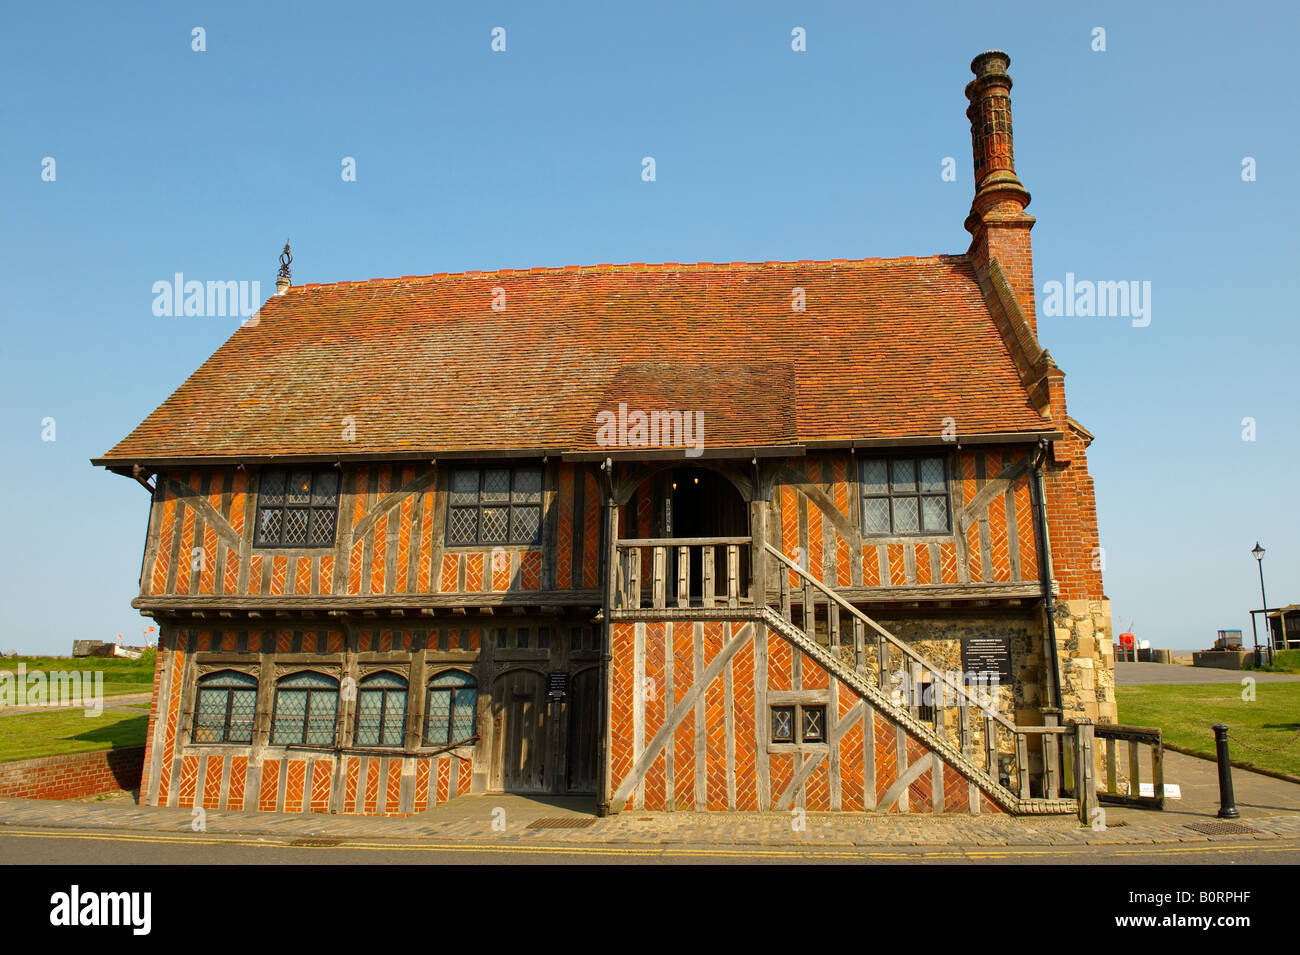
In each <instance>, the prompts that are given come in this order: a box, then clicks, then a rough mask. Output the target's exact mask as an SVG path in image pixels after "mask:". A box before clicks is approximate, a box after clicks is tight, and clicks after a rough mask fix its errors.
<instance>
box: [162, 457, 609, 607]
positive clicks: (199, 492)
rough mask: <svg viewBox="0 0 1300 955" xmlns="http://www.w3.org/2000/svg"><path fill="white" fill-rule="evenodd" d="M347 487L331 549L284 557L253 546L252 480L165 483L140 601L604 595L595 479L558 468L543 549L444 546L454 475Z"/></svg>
mask: <svg viewBox="0 0 1300 955" xmlns="http://www.w3.org/2000/svg"><path fill="white" fill-rule="evenodd" d="M445 470H446V469H444V471H445ZM341 478H342V487H341V489H340V494H339V506H338V530H337V533H336V540H335V544H334V546H333V547H332V548H320V547H316V548H297V549H287V548H265V547H254V545H253V540H254V523H255V516H256V512H257V479H258V474H257V473H256V472H253V473H249V472H246V471H238V470H232V469H204V470H198V469H196V470H192V471H170V472H167V473H164V474H160V475H159V476H158V484H159V486H158V491H157V493H156V494H155V497H154V505H153V511H152V514H151V517H150V527H149V537H148V544H147V551H146V554H145V560H144V572H143V575H142V577H141V581H140V585H141V587H140V593H141V596H144V597H148V596H162V595H190V596H268V595H269V596H281V595H286V596H289V595H293V596H371V595H379V594H448V593H505V592H520V591H537V590H543V589H546V590H550V589H555V590H570V589H572V590H594V589H595V588H596V570H597V561H598V558H597V554H596V545H597V538H598V522H599V517H600V495H599V492H598V490H597V484H596V479H595V476H594V475H593V473H592V472H591V471H590V469H586V468H579V467H575V466H574V465H568V464H563V465H557V464H552V465H551V466H550V467H549V470H548V472H547V477H546V490H545V491H544V494H543V500H544V504H545V508H546V513H547V518H546V519H545V520H544V527H543V534H542V541H541V542H540V543H538V544H535V545H510V546H502V547H487V546H480V547H451V546H447V545H446V542H445V526H444V524H443V521H444V519H445V516H446V512H447V501H446V498H447V489H446V486H445V485H446V475H445V474H442V475H439V473H438V472H437V470H436V469H434V468H432V467H429V466H427V465H420V466H418V467H416V466H411V465H406V466H400V465H386V464H376V465H358V466H354V467H353V466H350V467H346V468H344V469H343V470H342V474H341ZM552 514H553V517H552ZM548 554H549V555H550V556H551V560H550V561H549V562H547V561H545V560H544V556H545V555H548Z"/></svg>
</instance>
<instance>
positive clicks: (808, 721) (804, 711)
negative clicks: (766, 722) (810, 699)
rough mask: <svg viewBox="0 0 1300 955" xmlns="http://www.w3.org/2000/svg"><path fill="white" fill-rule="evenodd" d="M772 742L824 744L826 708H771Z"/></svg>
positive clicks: (796, 705)
mask: <svg viewBox="0 0 1300 955" xmlns="http://www.w3.org/2000/svg"><path fill="white" fill-rule="evenodd" d="M772 742H773V743H824V742H826V707H824V706H803V705H799V704H792V705H789V706H774V707H772Z"/></svg>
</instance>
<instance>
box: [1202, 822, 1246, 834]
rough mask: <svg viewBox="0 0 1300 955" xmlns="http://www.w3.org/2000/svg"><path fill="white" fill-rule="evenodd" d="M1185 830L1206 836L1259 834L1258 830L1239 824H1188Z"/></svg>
mask: <svg viewBox="0 0 1300 955" xmlns="http://www.w3.org/2000/svg"><path fill="white" fill-rule="evenodd" d="M1187 828H1188V829H1195V830H1196V831H1197V832H1201V833H1204V834H1205V835H1207V836H1236V835H1251V834H1254V833H1257V832H1259V830H1258V829H1252V828H1250V826H1243V825H1242V824H1241V823H1239V822H1189V823H1188V824H1187Z"/></svg>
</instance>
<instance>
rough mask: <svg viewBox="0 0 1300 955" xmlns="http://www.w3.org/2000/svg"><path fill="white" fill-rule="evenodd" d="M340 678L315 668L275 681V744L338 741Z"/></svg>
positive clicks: (326, 743)
mask: <svg viewBox="0 0 1300 955" xmlns="http://www.w3.org/2000/svg"><path fill="white" fill-rule="evenodd" d="M338 712H339V681H338V680H336V679H334V678H333V677H331V676H326V675H325V674H324V673H317V672H316V671H315V670H303V671H302V672H301V673H294V674H291V675H289V676H286V677H284V678H283V679H281V680H280V681H279V682H277V683H276V685H275V714H274V716H272V718H271V745H273V746H286V745H289V744H291V743H296V744H299V745H310V746H332V745H334V729H335V722H336V719H337V717H338Z"/></svg>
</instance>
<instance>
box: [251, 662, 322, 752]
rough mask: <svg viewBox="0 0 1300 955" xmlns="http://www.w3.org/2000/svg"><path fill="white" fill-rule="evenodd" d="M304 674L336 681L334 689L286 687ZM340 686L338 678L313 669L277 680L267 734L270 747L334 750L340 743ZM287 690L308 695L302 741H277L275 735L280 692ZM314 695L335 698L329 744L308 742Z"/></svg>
mask: <svg viewBox="0 0 1300 955" xmlns="http://www.w3.org/2000/svg"><path fill="white" fill-rule="evenodd" d="M304 673H315V674H317V675H319V676H323V677H325V678H326V679H327V680H333V681H334V687H333V689H332V690H331V689H330V688H328V687H323V686H290V687H285V686H284V683H285V682H286V681H287V680H291V679H293V678H294V677H296V676H301V675H302V674H304ZM339 685H340V684H339V679H338V677H335V676H331V675H330V674H328V673H322V672H321V671H320V670H313V669H311V668H306V669H302V670H295V671H294V672H293V673H286V674H285V675H284V676H282V677H280V679H278V680H276V681H275V692H274V695H273V696H272V697H271V728H270V730H269V731H268V733H267V745H269V746H323V747H327V748H333V746H334V744H335V743H336V742H337V741H338V733H339V701H340V696H339ZM285 689H287V690H289V691H290V692H301V693H306V694H307V700H306V702H305V703H304V704H303V711H302V738H301V739H296V740H286V741H281V740H279V739H277V738H276V735H275V732H276V729H277V728H278V726H279V716H280V691H281V690H285ZM314 694H321V695H323V696H330V695H333V697H334V719H333V722H332V727H331V728H332V732H331V735H330V739H329V742H328V743H318V742H312V743H308V742H307V730H308V726H309V725H310V724H311V698H312V696H313V695H314Z"/></svg>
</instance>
